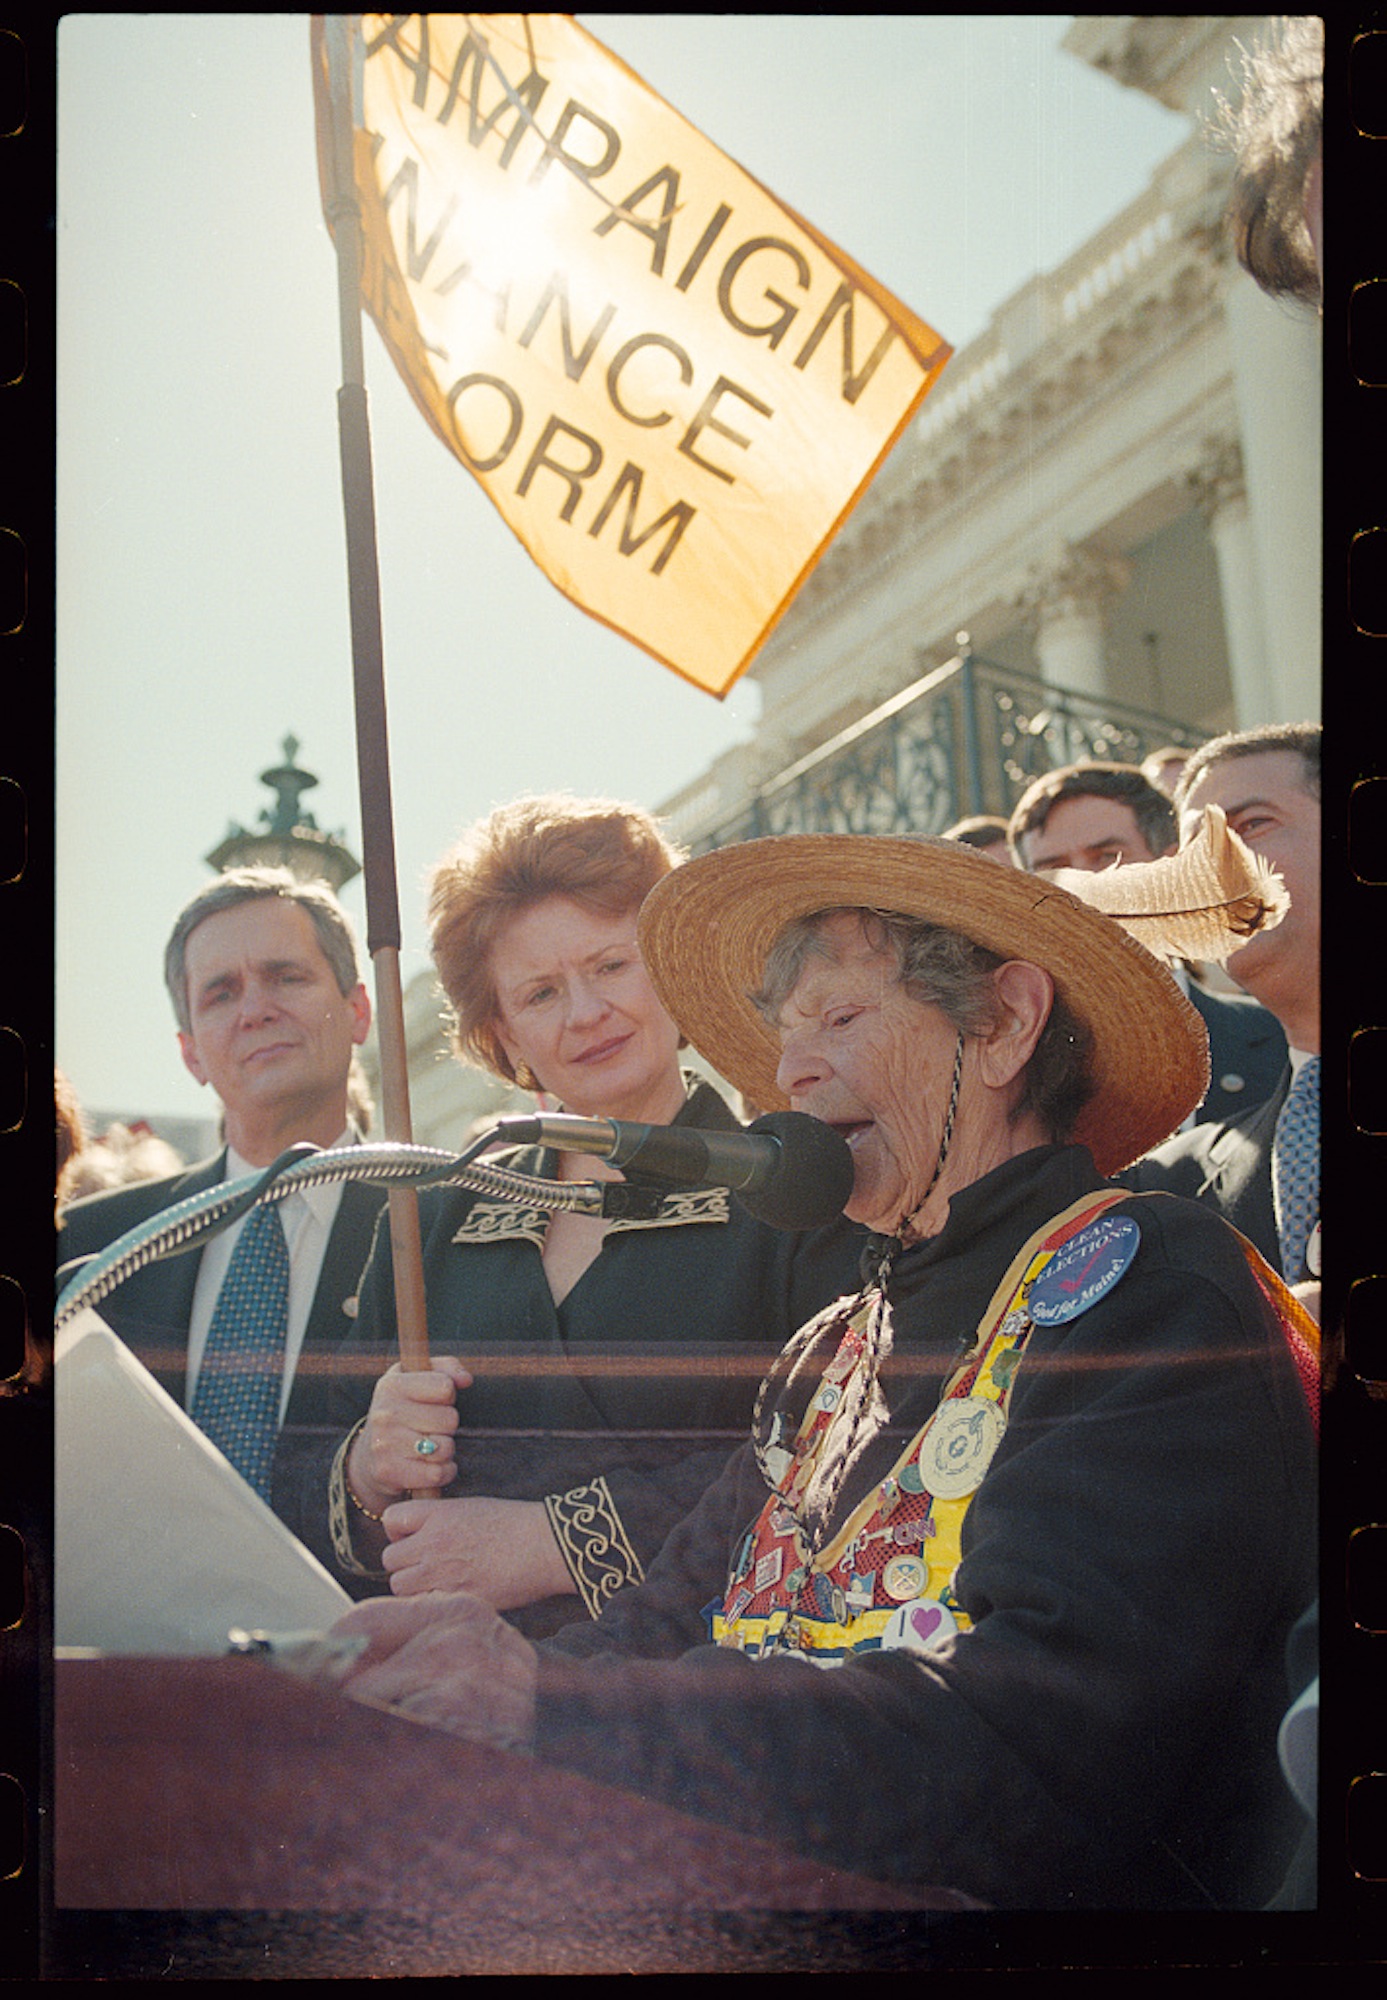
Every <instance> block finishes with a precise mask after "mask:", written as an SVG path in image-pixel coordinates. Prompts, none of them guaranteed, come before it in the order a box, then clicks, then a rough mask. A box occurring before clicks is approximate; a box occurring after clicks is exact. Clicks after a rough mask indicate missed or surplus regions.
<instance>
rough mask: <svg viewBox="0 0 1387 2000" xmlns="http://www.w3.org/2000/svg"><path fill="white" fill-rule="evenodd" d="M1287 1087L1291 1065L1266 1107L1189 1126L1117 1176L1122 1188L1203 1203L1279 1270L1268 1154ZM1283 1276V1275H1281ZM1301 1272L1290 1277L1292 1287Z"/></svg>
mask: <svg viewBox="0 0 1387 2000" xmlns="http://www.w3.org/2000/svg"><path fill="white" fill-rule="evenodd" d="M1290 1087H1291V1071H1290V1065H1289V1063H1288V1064H1287V1065H1286V1067H1285V1068H1284V1069H1283V1071H1282V1073H1281V1080H1280V1082H1279V1083H1278V1085H1277V1087H1276V1089H1275V1090H1274V1091H1273V1092H1272V1094H1271V1096H1270V1097H1269V1098H1268V1099H1267V1100H1266V1102H1265V1103H1264V1104H1257V1105H1254V1106H1253V1108H1252V1109H1251V1110H1250V1111H1247V1112H1245V1113H1244V1114H1243V1116H1242V1117H1241V1118H1234V1119H1227V1120H1224V1121H1223V1122H1222V1123H1219V1122H1217V1121H1215V1122H1211V1123H1206V1124H1203V1125H1194V1126H1191V1128H1190V1130H1189V1131H1188V1132H1177V1133H1176V1135H1175V1137H1174V1138H1173V1139H1167V1140H1166V1142H1165V1144H1164V1145H1163V1146H1157V1147H1156V1149H1155V1151H1154V1152H1150V1153H1148V1154H1147V1155H1146V1157H1145V1158H1144V1159H1141V1160H1138V1161H1137V1162H1136V1164H1135V1165H1134V1166H1130V1167H1127V1168H1125V1169H1124V1170H1123V1172H1122V1173H1120V1174H1119V1175H1117V1179H1118V1180H1120V1181H1121V1183H1122V1185H1123V1186H1124V1187H1129V1188H1138V1189H1141V1190H1143V1191H1146V1190H1151V1189H1163V1190H1164V1191H1165V1192H1166V1193H1167V1194H1182V1195H1186V1196H1188V1198H1189V1199H1190V1200H1191V1201H1200V1202H1203V1203H1204V1204H1205V1205H1206V1206H1207V1207H1209V1208H1212V1209H1214V1210H1215V1211H1216V1213H1218V1214H1219V1215H1221V1216H1222V1217H1223V1219H1224V1221H1225V1222H1231V1223H1232V1225H1233V1227H1234V1228H1235V1229H1237V1230H1240V1231H1241V1232H1242V1234H1243V1235H1244V1236H1246V1237H1247V1238H1248V1240H1249V1241H1250V1242H1252V1243H1254V1244H1255V1245H1256V1246H1257V1248H1258V1249H1259V1250H1260V1251H1261V1253H1262V1255H1263V1256H1264V1257H1265V1258H1266V1260H1267V1262H1268V1263H1269V1264H1270V1265H1271V1267H1272V1269H1273V1271H1280V1270H1281V1244H1280V1241H1279V1239H1278V1237H1277V1233H1276V1210H1275V1207H1274V1205H1273V1201H1272V1190H1271V1149H1272V1143H1273V1141H1274V1140H1275V1138H1276V1120H1277V1116H1278V1114H1279V1113H1280V1110H1281V1107H1282V1105H1283V1104H1284V1103H1285V1101H1286V1093H1287V1091H1288V1090H1289V1089H1290ZM1282 1275H1283V1276H1285V1275H1286V1274H1285V1273H1283V1274H1282ZM1303 1275H1304V1273H1303V1272H1299V1271H1297V1272H1295V1273H1293V1274H1291V1277H1290V1280H1289V1282H1291V1283H1295V1282H1297V1281H1298V1280H1299V1279H1300V1278H1301V1277H1303Z"/></svg>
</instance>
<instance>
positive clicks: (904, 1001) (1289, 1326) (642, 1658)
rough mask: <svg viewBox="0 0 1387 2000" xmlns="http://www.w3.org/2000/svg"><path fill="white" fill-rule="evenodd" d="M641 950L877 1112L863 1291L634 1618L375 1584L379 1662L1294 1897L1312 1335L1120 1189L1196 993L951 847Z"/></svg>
mask: <svg viewBox="0 0 1387 2000" xmlns="http://www.w3.org/2000/svg"><path fill="white" fill-rule="evenodd" d="M1164 865H1165V864H1155V866H1157V867H1161V866H1164ZM1139 872H1140V871H1138V870H1136V869H1135V868H1134V869H1129V870H1122V871H1118V873H1120V874H1121V875H1123V876H1125V877H1128V878H1131V879H1133V880H1135V878H1137V876H1138V875H1139ZM1084 879H1085V880H1086V881H1096V880H1101V879H1102V878H1084ZM641 947H642V952H643V954H644V957H645V962H646V965H647V967H648V970H649V972H650V976H651V978H652V980H653V981H654V983H655V986H656V988H657V990H658V991H659V993H660V995H661V998H662V999H663V1001H664V1003H665V1005H666V1006H667V1008H668V1009H669V1011H670V1012H671V1014H672V1015H673V1016H674V1018H675V1019H676V1020H677V1021H678V1022H679V1025H680V1027H681V1028H682V1029H683V1030H684V1032H685V1033H686V1034H687V1035H688V1037H689V1039H690V1040H691V1041H692V1042H693V1044H694V1045H695V1046H696V1047H697V1048H699V1049H700V1050H702V1052H703V1053H704V1054H705V1055H706V1056H707V1057H708V1058H709V1060H710V1061H711V1062H712V1063H713V1064H714V1065H715V1067H716V1068H717V1069H718V1070H719V1072H720V1073H721V1074H723V1075H724V1076H726V1077H727V1078H729V1079H730V1080H731V1081H732V1082H733V1083H735V1084H736V1085H737V1086H738V1087H739V1088H741V1089H742V1090H743V1091H745V1092H746V1093H747V1094H748V1095H749V1096H750V1097H751V1098H753V1099H754V1100H755V1101H756V1102H757V1103H758V1104H762V1105H765V1106H769V1107H782V1106H784V1105H786V1104H788V1105H789V1106H791V1107H792V1108H794V1109H796V1110H800V1111H804V1112H808V1113H811V1114H812V1115H813V1116H815V1117H817V1118H819V1119H822V1120H824V1121H825V1122H827V1123H828V1124H830V1125H832V1126H834V1127H835V1128H836V1129H837V1130H839V1131H840V1132H841V1133H842V1134H843V1136H844V1139H845V1141H846V1144H847V1146H848V1147H849V1148H850V1150H851V1156H852V1162H853V1169H854V1179H853V1186H852V1195H851V1199H850V1201H849V1203H848V1205H847V1213H848V1214H849V1215H850V1216H851V1217H854V1218H855V1219H856V1220H857V1221H859V1222H861V1223H863V1224H865V1225H866V1226H867V1228H868V1229H869V1230H870V1231H871V1232H872V1234H871V1236H870V1237H869V1238H868V1239H867V1251H866V1254H865V1256H864V1260H863V1270H864V1281H863V1285H862V1289H861V1290H860V1291H859V1292H858V1293H857V1294H856V1295H855V1296H853V1297H851V1298H847V1299H844V1300H842V1301H840V1302H839V1303H838V1304H837V1305H836V1306H834V1307H831V1308H829V1309H828V1310H827V1311H826V1312H824V1313H822V1314H820V1315H819V1316H817V1317H816V1318H815V1319H814V1320H812V1321H811V1322H810V1323H809V1324H808V1325H807V1326H806V1327H804V1328H803V1329H802V1330H801V1332H800V1333H799V1334H798V1335H797V1336H796V1337H795V1339H794V1340H792V1341H791V1342H790V1344H789V1346H788V1347H787V1348H786V1349H785V1350H784V1352H783V1354H782V1355H781V1357H780V1360H779V1362H778V1363H777V1365H776V1368H775V1369H774V1370H773V1373H772V1376H771V1377H770V1378H768V1380H767V1382H766V1383H765V1384H763V1386H762V1391H761V1396H760V1400H759V1402H758V1406H757V1412H756V1417H755V1420H754V1424H753V1437H752V1441H751V1443H750V1445H749V1446H748V1448H746V1449H745V1450H744V1451H742V1452H741V1453H739V1454H738V1455H737V1456H736V1457H734V1458H733V1459H732V1461H731V1462H730V1464H729V1465H728V1467H727V1469H726V1471H725V1473H724V1474H723V1476H722V1478H721V1479H720V1480H719V1481H718V1482H717V1483H716V1484H715V1485H714V1486H713V1487H712V1488H711V1489H710V1490H709V1491H708V1493H707V1494H706V1495H705V1496H704V1498H703V1500H702V1501H701V1502H700V1504H699V1506H698V1507H697V1509H696V1510H695V1512H694V1513H693V1514H691V1515H690V1516H688V1517H687V1519H686V1520H685V1521H684V1522H683V1523H682V1524H681V1525H680V1527H678V1528H676V1529H675V1531H674V1533H673V1534H672V1536H671V1537H670V1539H669V1541H668V1542H667V1543H666V1545H665V1548H664V1550H663V1552H662V1554H661V1556H660V1558H659V1559H658V1561H657V1562H656V1563H654V1564H653V1565H652V1567H651V1569H650V1571H649V1573H648V1575H647V1578H646V1580H645V1582H644V1584H642V1585H641V1586H640V1587H638V1588H635V1589H632V1590H627V1591H623V1592H621V1593H619V1594H618V1595H617V1597H616V1598H615V1599H614V1600H613V1602H612V1603H611V1604H610V1605H609V1606H608V1607H607V1609H606V1611H605V1613H604V1614H603V1616H602V1617H601V1618H600V1619H599V1620H597V1621H596V1622H594V1623H592V1624H590V1625H588V1626H585V1627H576V1628H572V1630H571V1631H570V1632H568V1633H565V1634H564V1635H563V1636H562V1637H561V1638H560V1639H558V1640H556V1641H554V1642H552V1643H551V1644H549V1645H547V1646H545V1647H543V1648H541V1649H539V1650H538V1651H536V1649H534V1648H532V1647H530V1646H529V1645H528V1644H527V1643H526V1642H525V1641H524V1640H523V1639H521V1638H520V1637H519V1636H518V1635H517V1634H515V1633H513V1632H510V1631H507V1630H506V1629H505V1628H504V1627H501V1626H499V1625H498V1623H497V1621H496V1620H495V1618H494V1616H493V1614H492V1613H491V1612H490V1611H488V1610H487V1609H486V1608H485V1607H483V1606H480V1605H478V1604H477V1603H475V1601H473V1600H470V1599H467V1598H457V1597H451V1598H449V1597H442V1598H438V1599H435V1600H433V1601H432V1602H420V1603H400V1604H377V1605H371V1606H361V1607H358V1609H357V1610H355V1611H354V1612H352V1613H349V1614H348V1617H347V1619H346V1620H345V1621H344V1623H343V1626H342V1627H341V1628H339V1629H340V1630H343V1631H355V1632H357V1633H358V1634H359V1635H361V1636H363V1637H364V1638H365V1639H366V1641H367V1645H366V1650H365V1651H364V1653H363V1654H362V1655H361V1656H360V1658H359V1660H358V1661H357V1662H356V1663H355V1665H354V1666H353V1667H352V1668H351V1669H350V1670H349V1677H348V1679H347V1687H348V1691H349V1692H350V1693H352V1694H354V1695H357V1696H360V1697H361V1698H364V1699H367V1700H372V1701H377V1702H383V1703H386V1704H388V1705H393V1706H396V1707H398V1708H400V1709H402V1710H403V1711H404V1712H406V1713H408V1714H410V1715H412V1716H415V1717H417V1718H419V1719H422V1720H424V1721H429V1722H433V1723H435V1724H437V1725H438V1726H440V1727H442V1728H444V1729H448V1730H452V1731H454V1732H455V1733H457V1734H460V1735H464V1736H471V1737H474V1738H478V1739H481V1740H484V1741H489V1742H491V1743H493V1744H496V1745H498V1746H500V1747H503V1748H504V1747H510V1748H518V1749H525V1750H529V1751H532V1752H533V1753H534V1754H536V1755H537V1756H539V1757H540V1758H543V1759H546V1760H549V1761H552V1762H554V1763H557V1764H561V1765H565V1766H568V1767H569V1768H572V1769H576V1770H581V1771H583V1772H586V1773H588V1774H589V1775H591V1776H594V1777H598V1778H601V1779H604V1780H606V1781H607V1782H609V1783H612V1784H616V1785H620V1786H623V1787H626V1788H628V1789H630V1790H631V1791H634V1792H637V1793H640V1794H643V1795H645V1796H647V1797H651V1798H657V1799H660V1800H663V1801H665V1802H667V1803H670V1804H673V1805H676V1806H679V1807H682V1808H683V1809H685V1810H687V1811H690V1812H694V1813H698V1814H702V1815H704V1816H706V1817H708V1818H711V1819H715V1820H718V1821H721V1822H723V1823H725V1824H729V1825H733V1826H736V1827H738V1828H740V1829H743V1830H746V1831H750V1832H755V1833H759V1834H762V1835H764V1836H766V1837H767V1838H769V1839H772V1840H775V1841H778V1842H781V1843H783V1844H784V1845H787V1846H790V1847H793V1848H796V1849H799V1850H800V1851H802V1852H804V1853H807V1854H809V1855H812V1856H814V1857H816V1858H818V1859H820V1860H822V1861H825V1862H831V1863H834V1864H836V1865H838V1866H840V1867H847V1868H851V1869H854V1870H856V1871H858V1872H860V1873H863V1874H867V1875H871V1876H875V1877H878V1878H881V1879H883V1880H888V1881H892V1882H895V1883H916V1884H934V1885H938V1886H941V1887H950V1888H953V1889H956V1890H960V1891H962V1892H963V1893H964V1894H966V1895H968V1896H970V1897H972V1898H975V1899H977V1900H979V1901H982V1902H985V1903H988V1904H991V1905H994V1906H997V1907H1012V1908H1059V1907H1071V1906H1086V1907H1090V1908H1102V1907H1106V1908H1189V1907H1196V1908H1198V1907H1202V1908H1256V1907H1260V1906H1261V1905H1262V1904H1264V1903H1265V1902H1266V1901H1267V1900H1268V1899H1269V1898H1270V1897H1271V1896H1272V1895H1273V1893H1274V1892H1275V1890H1276V1888H1277V1885H1278V1883H1279V1881H1280V1880H1281V1878H1282V1875H1283V1873H1284V1872H1285V1870H1286V1868H1287V1864H1288V1861H1289V1859H1290V1854H1291V1850H1292V1849H1293V1847H1294V1845H1295V1841H1296V1838H1297V1834H1298V1832H1299V1826H1298V1809H1297V1808H1296V1806H1295V1805H1294V1803H1293V1800H1292V1797H1291V1794H1290V1792H1289V1791H1288V1789H1287V1788H1286V1786H1285V1784H1284V1782H1283V1780H1282V1777H1281V1774H1280V1771H1279V1768H1278V1763H1277V1751H1276V1743H1277V1729H1278V1723H1279V1721H1280V1718H1281V1715H1282V1713H1283V1711H1284V1709H1285V1707H1286V1701H1287V1695H1286V1687H1285V1681H1284V1677H1283V1666H1282V1656H1283V1647H1284V1644H1285V1640H1286V1637H1287V1634H1288V1633H1289V1631H1290V1628H1291V1626H1292V1624H1293V1623H1294V1621H1295V1620H1296V1618H1297V1616H1298V1615H1299V1614H1300V1613H1301V1611H1302V1610H1303V1609H1304V1608H1305V1606H1306V1605H1307V1603H1308V1602H1309V1601H1310V1599H1311V1597H1312V1595H1313V1593H1314V1589H1315V1578H1314V1568H1313V1564H1314V1545H1315V1527H1314V1513H1315V1479H1314V1432H1313V1425H1312V1421H1311V1417H1310V1413H1309V1409H1308V1406H1307V1405H1308V1386H1307V1382H1306V1379H1305V1376H1304V1375H1303V1373H1302V1370H1304V1369H1305V1367H1306V1362H1307V1356H1306V1353H1305V1351H1304V1350H1303V1348H1302V1347H1301V1346H1300V1341H1301V1338H1302V1336H1304V1335H1307V1334H1308V1333H1309V1332H1310V1329H1309V1328H1308V1326H1307V1324H1306V1323H1305V1322H1304V1320H1303V1317H1298V1316H1297V1308H1296V1307H1295V1305H1294V1302H1293V1301H1289V1300H1288V1299H1287V1298H1286V1297H1285V1295H1283V1294H1282V1293H1281V1291H1280V1290H1279V1287H1278V1282H1277V1280H1276V1279H1275V1278H1274V1277H1272V1276H1270V1274H1268V1273H1266V1271H1265V1269H1264V1268H1262V1267H1259V1265H1258V1261H1257V1259H1256V1253H1255V1252H1251V1253H1249V1252H1248V1251H1247V1249H1246V1248H1245V1246H1244V1245H1243V1244H1242V1243H1241V1241H1240V1239H1238V1238H1237V1237H1236V1236H1235V1235H1234V1234H1233V1233H1232V1232H1231V1231H1230V1230H1229V1229H1228V1228H1227V1226H1226V1225H1225V1224H1224V1223H1223V1222H1222V1221H1221V1220H1220V1219H1219V1218H1218V1217H1216V1216H1214V1215H1212V1214H1211V1213H1210V1212H1209V1211H1207V1210H1205V1209H1203V1208H1200V1207H1198V1206H1196V1205H1194V1204H1192V1203H1186V1202H1183V1201H1179V1200H1177V1199H1175V1198H1173V1197H1166V1196H1138V1195H1132V1194H1129V1193H1127V1192H1125V1191H1124V1190H1121V1189H1118V1188H1115V1187H1113V1186H1111V1185H1109V1184H1106V1183H1105V1182H1104V1180H1103V1178H1102V1176H1103V1175H1104V1174H1107V1173H1113V1172H1115V1171H1117V1170H1118V1169H1119V1168H1121V1167H1122V1166H1124V1165H1126V1164H1127V1163H1128V1162H1129V1161H1131V1160H1132V1159H1134V1158H1136V1157H1137V1156H1138V1155H1139V1154H1140V1153H1142V1152H1144V1151H1145V1150H1147V1149H1148V1148H1149V1147H1151V1146H1153V1145H1155V1144H1157V1143H1158V1142H1159V1141H1160V1140H1161V1139H1163V1138H1164V1137H1165V1136H1166V1134H1167V1133H1168V1132H1170V1131H1172V1130H1173V1129H1175V1128H1176V1127H1177V1126H1178V1125H1179V1124H1180V1122H1181V1120H1182V1119H1183V1118H1184V1117H1185V1116H1186V1114H1187V1113H1188V1111H1189V1110H1190V1109H1191V1107H1192V1106H1193V1105H1195V1104H1196V1103H1198V1101H1199V1099H1200V1096H1201V1095H1202V1092H1203V1090H1204V1087H1205V1082H1206V1074H1207V1064H1208V1056H1207V1043H1206V1041H1205V1037H1204V1031H1203V1029H1202V1027H1201V1026H1200V1023H1199V1021H1198V1018H1197V1016H1196V1015H1195V1014H1194V1012H1193V1010H1192V1009H1191V1008H1190V1007H1189V1005H1188V1003H1187V1002H1186V1001H1185V1000H1184V999H1183V997H1182V996H1181V994H1180V993H1179V991H1178V989H1177V987H1176V984H1175V982H1174V980H1173V979H1172V978H1171V976H1170V974H1169V973H1168V972H1167V970H1166V969H1165V967H1164V966H1163V965H1162V964H1161V963H1160V961H1159V960H1158V959H1157V957H1156V956H1154V955H1153V953H1151V952H1148V951H1147V950H1145V949H1144V948H1143V947H1142V945H1140V944H1138V943H1136V942H1135V941H1134V940H1133V938H1132V936H1130V935H1129V934H1128V933H1127V931H1126V930H1124V929H1123V928H1122V927H1121V926H1120V925H1119V924H1118V923H1117V922H1116V921H1115V920H1114V919H1113V918H1112V917H1111V916H1108V915H1105V914H1101V913H1099V912H1098V911H1097V910H1095V909H1093V908H1091V907H1089V906H1088V905H1087V904H1086V903H1085V902H1082V901H1080V900H1079V899H1078V897H1077V896H1076V895H1073V894H1070V893H1067V892H1066V890H1065V889H1064V888H1062V887H1059V886H1056V885H1054V884H1052V883H1050V882H1044V881H1038V880H1036V879H1035V878H1033V877H1030V876H1027V875H1024V874H1021V873H1019V872H1017V873H1010V872H1009V871H1007V870H1005V869H1000V868H996V867H994V866H991V865H990V864H989V863H988V862H987V861H986V860H985V859H983V858H982V857H980V856H978V855H975V854H973V853H972V852H971V851H969V850H967V849H966V848H960V847H958V846H956V845H952V844H948V843H943V842H935V841H925V840H878V839H866V838H854V837H839V836H803V837H792V838H787V839H780V840H769V841H757V842H750V843H747V844H745V845H743V846H740V847H734V848H728V849H723V850H721V851H720V852H717V853H715V854H711V855H707V856H705V857H703V858H701V859H699V860H696V861H693V862H691V863H689V864H687V865H686V866H685V867H683V868H681V869H678V870H676V871H674V873H673V874H671V875H670V876H668V877H667V878H666V879H665V881H663V882H662V883H660V884H659V885H658V887H657V888H656V889H655V890H654V891H653V892H652V894H651V895H650V897H649V898H648V899H647V902H646V905H645V908H644V911H643V914H642V920H641ZM816 1668H819V1669H824V1668H831V1669H833V1671H831V1672H821V1671H820V1672H816V1671H815V1669H816Z"/></svg>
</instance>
